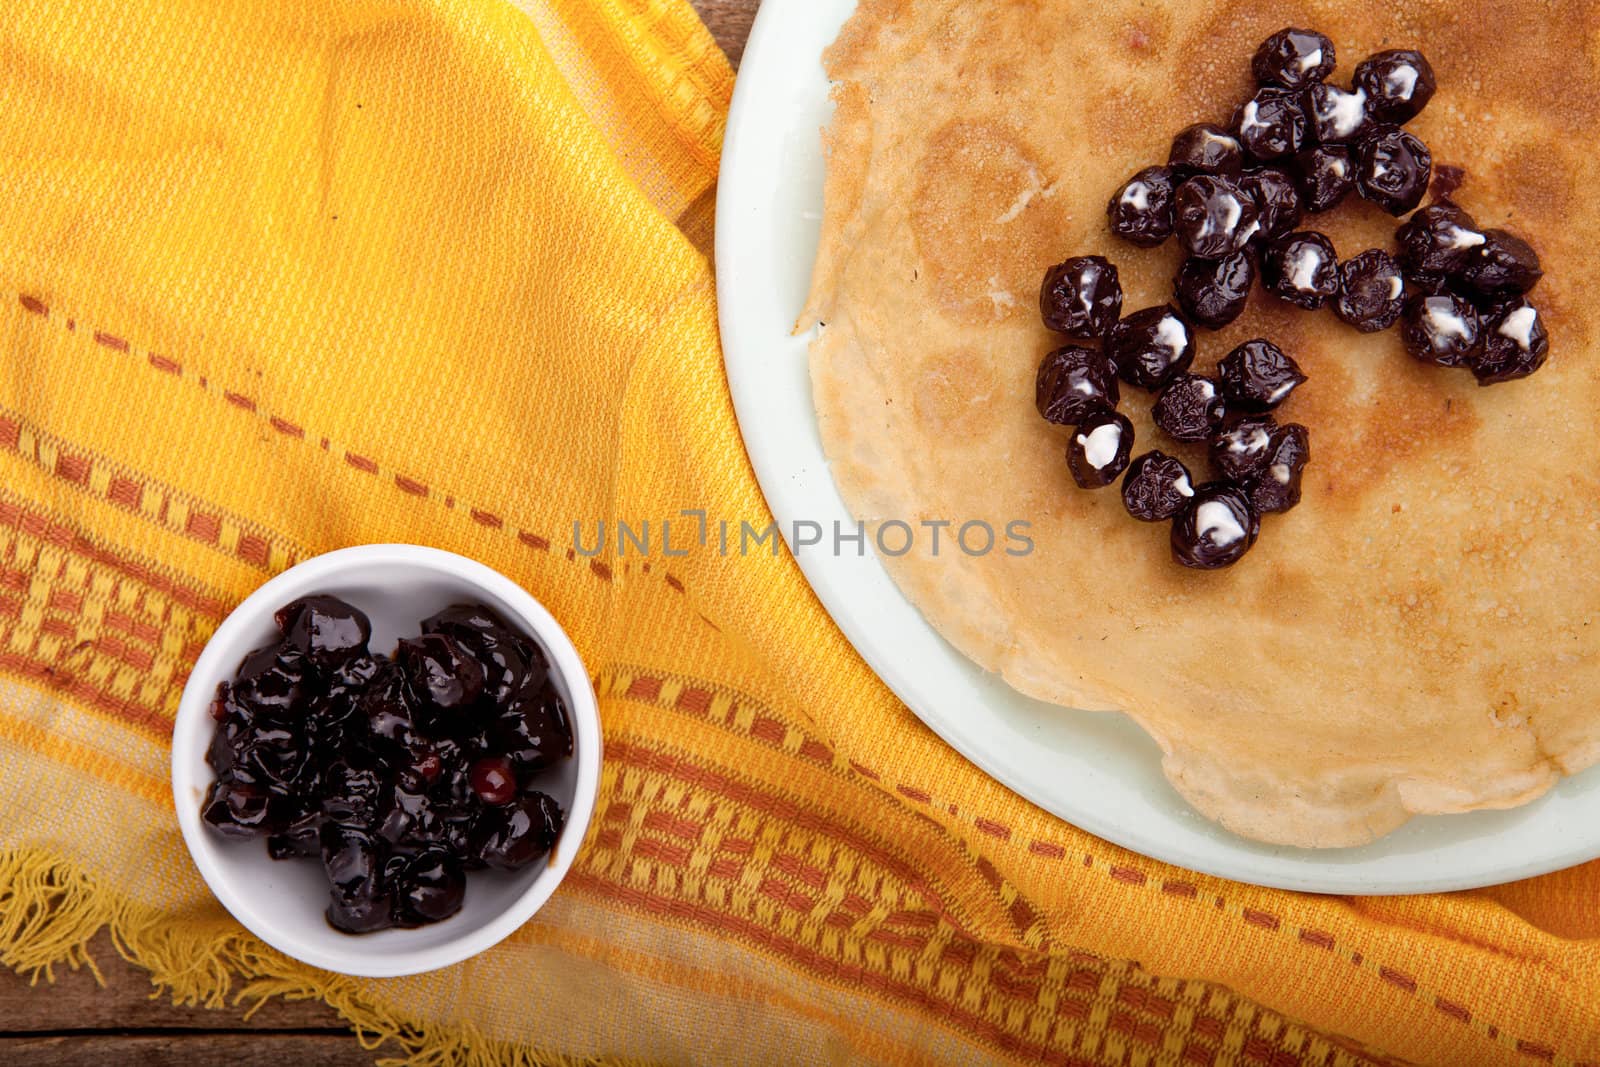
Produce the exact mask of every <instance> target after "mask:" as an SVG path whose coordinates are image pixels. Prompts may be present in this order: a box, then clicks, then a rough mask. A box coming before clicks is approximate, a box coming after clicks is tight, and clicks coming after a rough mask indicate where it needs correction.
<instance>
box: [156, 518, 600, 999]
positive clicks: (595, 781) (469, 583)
mask: <svg viewBox="0 0 1600 1067" xmlns="http://www.w3.org/2000/svg"><path fill="white" fill-rule="evenodd" d="M312 593H332V594H334V595H336V596H340V597H343V598H345V599H346V600H348V601H350V603H352V604H354V605H355V606H356V607H358V608H360V609H361V610H362V611H364V612H366V613H367V616H368V617H369V618H370V619H371V620H372V643H371V647H372V650H373V651H374V652H375V653H384V654H388V653H390V652H392V651H393V649H394V645H395V642H396V641H397V640H398V639H399V638H401V637H407V636H414V635H415V634H416V633H417V632H418V630H419V624H420V623H421V621H422V620H423V619H425V618H427V617H428V616H429V615H432V614H433V613H434V612H436V611H438V610H440V609H441V608H443V607H446V606H447V605H449V604H453V603H459V602H463V601H468V602H477V603H482V604H486V605H488V606H489V607H491V608H493V609H494V610H495V611H497V612H499V613H500V615H501V616H502V617H503V618H504V619H505V620H506V622H508V623H510V624H512V625H513V626H517V627H519V628H521V629H522V630H523V631H525V632H526V633H528V634H530V635H531V636H532V637H533V638H534V639H535V640H537V641H538V643H539V645H540V647H541V648H543V649H544V652H545V655H546V657H547V658H548V659H549V661H550V673H551V677H552V678H553V680H554V682H555V685H556V688H557V690H558V691H559V692H560V694H561V697H562V699H563V700H565V701H566V704H567V711H568V713H569V715H570V718H571V722H572V739H573V754H572V757H571V758H570V759H566V760H562V761H560V762H559V763H557V764H556V765H554V766H552V767H550V768H549V769H547V770H546V771H544V772H543V777H541V778H540V779H538V780H537V782H536V783H535V784H536V786H537V787H538V788H539V789H541V790H542V791H544V792H546V793H548V794H550V796H552V797H554V798H555V799H556V800H557V801H558V802H559V803H560V804H561V809H562V810H563V811H565V812H566V813H567V821H566V825H565V827H563V829H562V831H561V837H560V839H559V840H557V842H556V845H555V848H553V849H552V850H551V854H550V858H549V860H548V862H540V863H536V864H533V865H532V866H530V867H528V868H527V869H525V870H521V871H516V872H514V873H505V872H499V871H473V872H470V873H468V875H467V892H466V900H465V902H464V903H463V905H462V908H461V911H460V912H458V913H457V914H456V915H454V916H452V917H451V918H449V919H446V920H445V921H443V922H439V923H433V924H432V925H429V926H423V927H420V928H418V929H415V930H398V929H396V930H381V931H378V932H376V933H370V934H360V935H351V934H343V933H340V932H339V931H337V930H335V929H334V928H333V927H331V926H329V925H328V922H327V919H326V918H325V916H324V914H323V912H324V909H325V908H326V907H327V902H328V883H327V880H326V879H325V878H324V876H323V872H322V868H321V865H320V864H317V863H314V862H311V861H308V860H298V859H295V860H282V861H274V860H272V859H269V858H268V856H267V849H266V845H265V843H264V842H263V841H261V840H248V841H230V840H225V839H223V838H222V837H221V836H219V835H218V834H216V833H215V832H213V831H212V830H211V829H209V828H208V827H206V826H205V825H204V824H202V822H201V820H200V804H201V799H202V798H203V797H204V796H205V792H206V790H207V788H209V787H210V785H211V783H212V781H213V780H214V779H215V777H216V776H215V775H214V774H212V772H211V768H210V767H209V766H208V765H207V763H206V749H207V747H208V746H209V745H210V743H211V736H212V731H213V729H214V727H215V725H216V724H215V722H214V721H213V720H212V718H211V714H210V707H211V702H212V699H213V698H214V696H215V695H216V691H217V683H218V682H223V681H226V680H228V679H231V678H232V677H233V676H234V672H235V671H237V670H238V667H239V661H240V660H241V659H242V658H243V657H244V655H245V653H247V652H249V651H251V650H252V649H255V648H259V647H261V646H262V645H265V644H267V643H269V642H270V641H272V640H273V639H274V638H275V637H276V635H277V628H276V627H275V625H274V624H273V620H272V615H273V612H275V611H277V610H278V608H280V607H282V606H283V605H285V604H287V603H289V602H290V601H291V600H294V599H295V598H297V597H301V596H307V595H310V594H312ZM599 785H600V713H599V709H598V707H597V706H596V703H595V696H594V688H593V686H592V685H591V684H590V682H589V675H588V672H587V671H585V670H584V666H583V661H582V660H581V659H579V658H578V652H577V650H576V649H575V648H573V647H572V641H571V640H570V639H569V638H568V637H567V635H566V633H565V631H563V630H562V629H561V627H560V625H558V624H557V623H556V620H555V619H554V618H553V617H552V616H551V615H550V613H549V612H548V611H546V610H545V609H544V607H543V606H542V605H541V604H540V603H539V602H538V601H537V600H535V599H534V598H533V597H532V596H530V595H528V593H527V592H526V591H524V590H523V589H522V588H521V587H520V586H518V585H517V584H516V583H515V582H513V581H511V580H510V579H509V578H507V577H505V576H504V575H502V574H500V573H499V572H497V571H494V570H491V569H490V568H488V567H486V566H484V565H483V564H481V563H476V562H474V561H473V560H470V559H467V558H466V557H464V556H458V555H456V554H454V553H452V552H442V551H440V550H438V549H434V548H420V547H418V546H416V545H362V546H360V547H357V548H346V549H341V550H339V551H337V552H329V553H328V554H326V555H322V556H317V557H316V558H314V559H309V560H306V561H305V562H304V563H301V564H299V565H298V566H295V567H291V568H290V569H289V570H287V571H284V572H283V573H282V574H280V575H278V576H277V577H275V578H273V579H272V580H271V581H269V582H267V583H266V584H265V585H263V586H262V587H261V588H260V589H257V590H256V591H255V592H254V593H252V594H251V595H250V596H249V597H247V598H246V599H245V601H244V602H243V603H241V604H240V605H239V606H238V607H237V608H235V609H234V610H233V613H232V614H230V615H229V616H228V617H227V618H226V619H224V620H223V621H222V625H221V626H218V627H217V632H216V633H215V634H214V635H213V636H212V638H211V641H210V642H209V643H208V644H207V645H206V647H205V650H204V651H203V652H202V653H201V654H200V658H199V660H198V661H197V662H196V663H195V666H194V672H193V673H192V674H190V676H189V682H188V684H187V685H185V686H184V690H183V701H182V703H181V704H180V705H179V707H178V718H177V723H176V725H175V726H174V729H173V735H172V796H173V800H174V801H175V803H176V804H177V808H178V824H179V825H180V826H181V827H182V828H183V839H184V842H185V843H186V844H187V845H188V846H189V853H190V855H192V856H193V857H194V862H195V866H197V867H199V868H200V874H201V875H202V876H203V877H204V878H205V880H206V883H207V884H208V885H209V886H210V887H211V890H212V892H214V893H216V895H217V899H218V900H220V901H221V902H222V905H223V907H225V908H227V909H228V911H229V912H231V913H232V914H233V917H234V918H236V919H238V920H239V921H240V922H241V923H243V924H244V925H245V927H246V928H247V929H249V931H250V932H251V933H253V934H255V935H256V936H257V937H259V938H261V940H263V941H265V942H266V943H267V944H269V945H271V946H272V947H273V948H276V949H278V950H279V951H280V952H283V953H285V954H287V955H290V956H293V957H294V958H296V959H298V960H303V961H304V962H306V963H309V964H312V965H314V966H317V967H322V968H325V969H327V970H330V971H338V972H341V973H343V974H351V975H359V976H362V977H368V978H389V977H396V976H399V975H406V974H418V973H421V972H423V971H431V970H434V969H436V968H439V967H446V966H449V965H450V964H452V963H459V962H460V961H461V960H464V959H466V958H468V957H469V956H474V955H476V954H477V953H479V952H482V951H483V950H484V949H486V948H489V947H490V946H492V945H494V944H496V943H498V942H499V941H501V940H502V939H504V938H505V937H506V936H507V935H508V934H510V933H511V932H512V931H513V930H515V929H516V928H517V927H519V926H521V925H522V924H523V923H525V922H527V921H528V919H529V918H530V917H531V916H532V915H533V913H534V912H536V911H538V910H539V908H540V907H541V906H542V905H543V904H544V902H545V901H546V900H548V899H550V894H551V893H553V892H555V889H556V886H557V885H559V884H560V883H561V879H562V878H563V877H565V876H566V873H567V869H568V868H569V867H571V866H572V860H573V856H574V854H575V853H576V852H577V850H578V846H579V844H580V843H581V842H582V841H583V837H584V833H585V831H586V830H587V829H588V826H589V819H590V817H591V816H592V815H593V814H594V803H595V794H596V792H597V790H598V788H599Z"/></svg>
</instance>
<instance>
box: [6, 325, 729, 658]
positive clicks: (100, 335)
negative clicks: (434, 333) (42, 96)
mask: <svg viewBox="0 0 1600 1067" xmlns="http://www.w3.org/2000/svg"><path fill="white" fill-rule="evenodd" d="M17 300H18V302H19V303H20V304H21V306H22V308H23V310H25V311H27V312H29V313H30V314H33V315H37V316H39V317H40V318H43V319H45V320H46V321H49V322H56V321H58V320H59V318H60V317H59V316H57V315H53V314H52V313H51V310H50V306H49V305H48V304H46V303H45V302H44V301H42V300H40V299H39V298H38V297H35V296H30V295H28V294H27V293H18V294H17ZM65 323H71V324H72V325H70V326H68V330H69V332H73V331H75V330H76V320H74V319H67V320H65ZM92 334H93V339H94V342H95V343H96V344H98V345H100V346H101V347H102V348H106V349H108V350H110V351H113V352H120V353H124V354H128V355H137V352H136V350H135V349H134V346H133V345H132V344H131V343H130V342H129V341H128V340H127V339H126V338H124V337H122V336H120V335H119V334H114V333H110V332H107V331H105V330H99V329H96V330H93V331H92ZM145 361H146V362H147V363H149V365H150V366H151V367H153V368H155V369H156V370H158V371H160V372H162V373H163V374H167V375H170V376H172V377H175V378H179V379H183V380H186V381H190V382H193V383H194V384H195V385H196V386H197V387H198V388H199V389H200V390H201V391H202V392H205V393H207V394H209V395H213V396H220V397H221V398H222V399H223V400H224V401H226V402H227V403H228V404H229V405H230V406H232V407H234V408H236V409H238V410H240V411H243V412H245V413H247V414H249V415H252V416H254V417H256V418H259V419H263V420H264V421H265V422H266V423H267V424H268V425H269V426H271V427H272V428H273V429H274V430H275V431H277V432H278V433H279V434H281V435H282V436H284V437H288V438H291V439H293V440H297V441H305V440H307V436H306V430H305V427H303V426H301V425H300V424H298V423H296V422H292V421H290V420H289V419H286V418H284V417H283V416H281V415H277V414H272V413H268V412H263V411H262V409H261V406H260V404H259V403H258V402H257V401H256V400H255V399H254V398H253V397H250V396H247V395H245V394H243V393H239V392H236V391H233V390H231V389H226V388H223V387H220V386H216V385H214V384H213V383H211V382H210V381H209V380H207V379H206V378H205V377H203V376H198V375H193V374H189V373H187V372H185V370H184V368H183V365H182V364H181V363H179V362H177V361H176V360H173V359H171V358H169V357H167V356H163V355H160V354H159V353H155V352H146V353H145ZM320 447H321V448H322V449H323V450H325V451H330V452H338V453H340V454H341V455H342V456H343V458H344V461H345V463H346V464H347V465H348V466H350V467H352V468H354V469H355V470H358V471H360V472H362V473H363V474H367V475H369V476H373V477H380V478H381V477H383V474H384V471H383V468H382V467H381V466H380V465H379V463H378V462H377V461H376V460H374V459H372V458H371V457H369V456H366V455H363V454H361V453H359V452H356V451H353V450H350V449H345V448H343V447H340V446H338V445H336V444H333V443H332V442H330V441H329V439H328V438H326V437H323V438H321V441H320ZM388 480H389V481H390V483H391V484H392V485H393V486H394V487H395V488H396V489H398V490H399V491H401V492H403V493H406V494H407V495H409V496H412V497H417V498H421V499H424V500H436V499H439V498H438V497H437V495H436V494H435V492H434V488H433V487H431V486H429V485H428V484H427V483H425V482H422V481H419V480H417V479H415V478H412V477H409V476H408V475H405V474H402V473H400V472H398V471H396V472H393V473H392V474H390V475H389V478H388ZM443 503H444V506H445V507H446V508H447V509H450V510H454V509H455V507H456V503H457V501H456V498H455V497H454V496H453V495H450V494H446V495H445V496H444V498H443ZM469 514H470V515H471V517H472V520H473V521H474V522H475V523H477V524H478V525H480V526H482V527H484V528H485V529H490V530H497V531H500V532H502V533H505V534H507V535H510V536H514V537H515V538H516V539H517V541H518V542H519V543H521V544H523V545H525V546H527V547H529V548H531V549H534V550H535V551H538V552H544V553H549V551H550V539H549V538H548V537H545V536H543V535H541V534H538V533H535V532H533V531H531V530H522V529H517V528H515V527H511V526H508V525H507V524H506V522H505V520H504V519H503V518H502V517H501V516H500V515H498V514H496V513H494V512H491V511H488V510H485V509H482V508H476V507H469ZM567 559H568V560H569V561H570V560H573V559H574V556H573V554H572V553H570V552H569V553H568V554H567ZM588 571H589V573H590V574H593V575H594V576H595V577H597V578H599V579H601V580H602V581H608V582H609V581H611V580H612V574H611V570H610V568H609V567H607V566H606V565H605V564H604V563H601V562H600V561H598V560H591V561H589V564H588ZM663 580H664V581H665V582H666V584H667V585H668V586H669V587H671V588H672V589H673V590H674V591H676V592H678V593H683V592H685V589H684V585H683V582H682V581H680V580H679V579H678V578H676V577H675V576H673V575H672V574H670V573H664V577H663ZM700 618H701V619H702V620H703V621H704V622H706V623H707V624H708V625H711V626H712V628H713V629H715V628H716V627H715V624H714V623H712V622H711V620H709V619H706V618H705V616H704V615H701V616H700Z"/></svg>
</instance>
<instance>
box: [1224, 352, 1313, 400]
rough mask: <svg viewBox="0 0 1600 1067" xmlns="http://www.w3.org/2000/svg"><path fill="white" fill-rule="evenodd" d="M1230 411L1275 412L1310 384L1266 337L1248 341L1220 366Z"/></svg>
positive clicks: (1298, 368) (1297, 367)
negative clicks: (1299, 390) (1291, 394)
mask: <svg viewBox="0 0 1600 1067" xmlns="http://www.w3.org/2000/svg"><path fill="white" fill-rule="evenodd" d="M1217 377H1218V378H1219V379H1220V380H1221V383H1222V395H1223V397H1224V399H1225V402H1226V404H1227V407H1228V410H1229V411H1252V412H1264V411H1271V410H1272V409H1273V408H1275V407H1277V406H1278V405H1279V404H1281V403H1283V402H1284V401H1285V400H1287V399H1288V398H1289V394H1290V393H1292V392H1294V391H1295V390H1296V389H1297V388H1299V387H1300V385H1301V384H1302V383H1303V382H1304V381H1305V380H1306V376H1305V375H1304V374H1302V373H1301V371H1300V367H1299V365H1298V364H1297V363H1295V361H1294V360H1293V359H1291V358H1289V357H1288V356H1286V355H1284V353H1283V350H1282V349H1280V348H1279V347H1278V346H1277V345H1275V344H1273V343H1272V342H1271V341H1268V340H1267V339H1265V338H1263V337H1257V338H1256V339H1255V340H1253V341H1246V342H1245V343H1244V344H1242V345H1240V346H1239V347H1237V348H1235V349H1234V350H1233V351H1232V352H1229V353H1228V354H1227V355H1226V356H1224V357H1223V358H1222V362H1221V363H1219V364H1217Z"/></svg>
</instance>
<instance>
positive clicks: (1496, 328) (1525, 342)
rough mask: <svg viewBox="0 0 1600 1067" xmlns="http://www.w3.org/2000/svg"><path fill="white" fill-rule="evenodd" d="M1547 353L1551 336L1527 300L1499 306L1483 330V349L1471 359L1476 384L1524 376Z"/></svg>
mask: <svg viewBox="0 0 1600 1067" xmlns="http://www.w3.org/2000/svg"><path fill="white" fill-rule="evenodd" d="M1549 355H1550V337H1549V335H1548V334H1547V333H1546V332H1545V328H1544V321H1543V319H1542V318H1541V316H1540V315H1539V311H1538V309H1537V308H1535V307H1534V306H1533V305H1532V304H1530V303H1528V302H1527V301H1526V300H1518V301H1516V302H1515V303H1513V304H1511V305H1509V306H1506V307H1503V308H1501V309H1499V310H1498V311H1497V312H1496V314H1495V315H1494V317H1493V318H1491V319H1489V320H1488V321H1487V324H1486V325H1485V327H1484V331H1483V351H1482V352H1480V353H1478V355H1477V357H1476V358H1475V359H1473V360H1472V373H1473V375H1474V376H1475V377H1476V378H1477V379H1478V384H1479V385H1496V384H1498V383H1500V382H1509V381H1514V380H1516V379H1517V378H1526V377H1527V376H1528V375H1530V374H1532V373H1533V372H1534V371H1536V370H1538V369H1539V368H1540V367H1542V366H1544V362H1545V360H1546V359H1547V358H1549Z"/></svg>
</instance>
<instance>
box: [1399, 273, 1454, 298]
mask: <svg viewBox="0 0 1600 1067" xmlns="http://www.w3.org/2000/svg"><path fill="white" fill-rule="evenodd" d="M1405 278H1406V295H1405V299H1406V300H1407V301H1408V302H1409V301H1410V300H1411V299H1412V298H1413V297H1418V296H1442V295H1444V294H1445V293H1449V292H1454V288H1453V287H1452V285H1451V279H1450V276H1449V275H1447V274H1435V273H1433V272H1432V271H1425V270H1422V271H1413V270H1407V271H1405Z"/></svg>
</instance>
